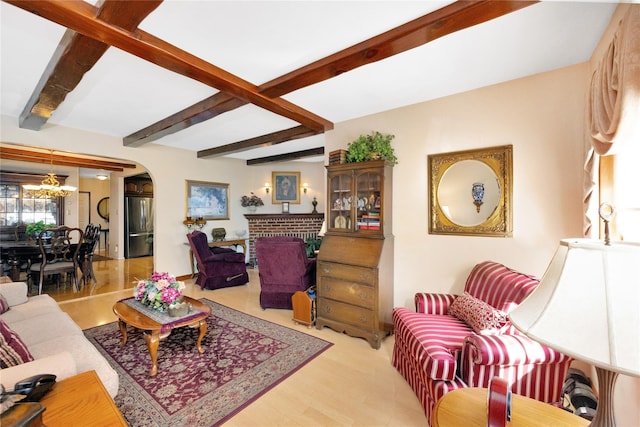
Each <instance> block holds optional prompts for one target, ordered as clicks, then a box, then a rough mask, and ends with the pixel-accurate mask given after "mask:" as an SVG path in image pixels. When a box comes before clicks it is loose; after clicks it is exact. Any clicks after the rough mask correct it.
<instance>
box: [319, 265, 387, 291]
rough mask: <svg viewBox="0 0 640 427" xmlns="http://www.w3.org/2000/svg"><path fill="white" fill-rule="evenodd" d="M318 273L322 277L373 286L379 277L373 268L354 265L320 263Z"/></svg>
mask: <svg viewBox="0 0 640 427" xmlns="http://www.w3.org/2000/svg"><path fill="white" fill-rule="evenodd" d="M318 273H319V274H320V275H321V276H323V277H324V276H331V277H334V278H340V279H343V280H346V281H351V282H360V283H363V284H367V285H369V286H372V285H373V283H374V281H375V278H376V277H377V275H376V271H375V270H374V269H371V268H365V267H355V266H352V265H344V264H336V263H330V262H319V263H318Z"/></svg>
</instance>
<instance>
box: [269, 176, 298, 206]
mask: <svg viewBox="0 0 640 427" xmlns="http://www.w3.org/2000/svg"><path fill="white" fill-rule="evenodd" d="M271 179H272V181H273V182H272V183H271V186H272V188H273V192H272V194H273V196H272V197H271V203H282V202H289V203H300V172H271Z"/></svg>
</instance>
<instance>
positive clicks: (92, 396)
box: [40, 371, 128, 427]
mask: <svg viewBox="0 0 640 427" xmlns="http://www.w3.org/2000/svg"><path fill="white" fill-rule="evenodd" d="M40 403H41V404H42V406H44V407H45V408H47V409H46V410H45V411H44V413H43V414H42V421H43V422H44V424H45V425H46V426H47V427H56V426H60V427H68V426H79V425H82V426H83V427H112V426H127V425H128V424H127V422H126V421H125V420H124V418H123V416H122V414H121V413H120V411H119V410H118V408H117V407H116V404H115V403H114V402H113V399H111V396H109V393H107V390H106V389H105V388H104V385H102V383H101V382H100V379H99V378H98V375H97V374H96V372H95V371H89V372H83V373H81V374H78V375H76V376H73V377H70V378H67V379H64V380H62V381H58V382H56V384H55V385H54V386H53V389H52V390H51V391H50V392H49V393H47V394H46V395H45V396H44V397H43V398H42V400H41V401H40Z"/></svg>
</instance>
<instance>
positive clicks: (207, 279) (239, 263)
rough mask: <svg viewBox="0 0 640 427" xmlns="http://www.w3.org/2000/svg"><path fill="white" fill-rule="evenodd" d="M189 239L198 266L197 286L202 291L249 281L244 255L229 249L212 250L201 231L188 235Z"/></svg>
mask: <svg viewBox="0 0 640 427" xmlns="http://www.w3.org/2000/svg"><path fill="white" fill-rule="evenodd" d="M187 239H189V244H190V245H191V250H192V251H193V255H194V257H195V258H196V265H197V266H198V278H197V279H196V285H200V287H201V288H202V289H218V288H227V287H230V286H238V285H244V284H245V283H247V282H248V281H249V274H248V273H247V266H246V265H245V263H244V255H243V254H240V253H237V252H235V251H234V250H232V249H228V248H210V247H209V243H208V242H207V235H206V234H204V233H203V232H201V231H194V232H192V233H190V234H187Z"/></svg>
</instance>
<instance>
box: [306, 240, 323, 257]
mask: <svg viewBox="0 0 640 427" xmlns="http://www.w3.org/2000/svg"><path fill="white" fill-rule="evenodd" d="M321 244H322V239H319V238H316V237H309V238H308V239H307V240H305V242H304V245H305V247H306V250H307V258H315V257H316V251H318V250H320V245H321Z"/></svg>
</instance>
